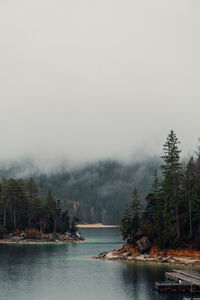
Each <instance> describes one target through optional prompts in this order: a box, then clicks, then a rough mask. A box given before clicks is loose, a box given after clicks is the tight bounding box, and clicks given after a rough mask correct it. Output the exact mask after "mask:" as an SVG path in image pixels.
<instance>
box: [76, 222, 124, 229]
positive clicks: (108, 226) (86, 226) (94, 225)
mask: <svg viewBox="0 0 200 300" xmlns="http://www.w3.org/2000/svg"><path fill="white" fill-rule="evenodd" d="M76 227H77V228H119V227H120V225H104V224H102V223H95V224H88V223H87V224H78V225H77V226H76Z"/></svg>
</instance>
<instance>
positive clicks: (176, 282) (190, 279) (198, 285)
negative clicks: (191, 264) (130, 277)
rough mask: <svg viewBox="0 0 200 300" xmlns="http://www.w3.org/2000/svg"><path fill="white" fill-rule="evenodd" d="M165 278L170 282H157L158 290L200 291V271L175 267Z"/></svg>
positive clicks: (156, 287)
mask: <svg viewBox="0 0 200 300" xmlns="http://www.w3.org/2000/svg"><path fill="white" fill-rule="evenodd" d="M165 278H166V279H167V280H169V282H167V281H165V282H156V283H155V289H156V290H158V291H160V292H190V291H192V292H200V273H198V272H194V271H189V270H176V269H175V270H173V272H166V273H165ZM198 300H200V298H199V299H198Z"/></svg>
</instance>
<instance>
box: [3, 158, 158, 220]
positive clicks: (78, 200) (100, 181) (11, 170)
mask: <svg viewBox="0 0 200 300" xmlns="http://www.w3.org/2000/svg"><path fill="white" fill-rule="evenodd" d="M133 160H134V161H130V162H126V163H125V162H122V161H118V160H102V161H97V162H93V163H87V164H85V165H82V166H76V167H73V168H67V167H63V168H62V167H60V168H59V167H57V168H55V169H53V170H52V171H48V172H47V171H45V170H44V169H42V168H41V169H38V168H37V167H36V165H35V164H34V163H33V162H31V161H18V162H15V163H14V162H13V163H11V164H10V165H4V166H1V168H0V180H1V181H2V182H3V180H4V179H6V180H9V179H10V178H14V179H16V180H18V179H19V178H21V179H22V180H23V181H24V184H25V185H27V183H28V181H29V178H30V177H32V178H33V179H34V182H35V185H36V186H37V191H38V196H39V198H40V199H41V201H42V202H45V199H46V197H47V194H48V190H49V188H51V190H52V191H53V195H54V197H55V198H56V199H57V201H58V200H59V202H60V205H61V207H62V210H67V211H68V213H69V215H70V216H77V217H78V218H79V219H80V221H81V222H82V223H103V224H120V219H121V217H122V213H123V210H124V207H125V204H126V203H127V202H129V195H130V193H131V191H132V190H133V188H134V186H137V188H138V191H139V193H140V199H141V200H142V201H144V198H145V195H146V194H147V193H148V192H149V190H150V188H151V184H152V180H153V177H152V173H153V170H154V169H155V168H156V167H157V166H159V163H160V160H159V158H156V157H155V158H154V157H153V158H147V157H141V158H140V159H138V158H133ZM63 165H64V162H63Z"/></svg>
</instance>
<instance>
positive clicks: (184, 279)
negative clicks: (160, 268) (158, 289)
mask: <svg viewBox="0 0 200 300" xmlns="http://www.w3.org/2000/svg"><path fill="white" fill-rule="evenodd" d="M165 277H166V279H167V280H170V281H174V282H179V283H183V284H190V285H197V286H199V287H200V274H199V275H198V273H196V272H190V271H185V270H180V271H179V270H173V272H166V273H165Z"/></svg>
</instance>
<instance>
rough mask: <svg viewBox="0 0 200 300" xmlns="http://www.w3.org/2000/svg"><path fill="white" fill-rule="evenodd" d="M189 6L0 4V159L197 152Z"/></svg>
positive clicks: (196, 45)
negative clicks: (169, 146)
mask: <svg viewBox="0 0 200 300" xmlns="http://www.w3.org/2000/svg"><path fill="white" fill-rule="evenodd" d="M199 9H200V2H199V1H198V0H193V1H190V0H188V1H184V0H167V1H160V0H151V1H149V0H140V1H136V0H125V1H122V0H101V1H99V0H98V1H97V0H76V1H69V0H29V1H27V0H24V1H23V0H18V1H15V0H10V1H7V0H1V1H0V113H1V117H0V161H7V160H16V159H17V160H19V159H23V158H27V157H28V158H29V157H31V158H33V159H34V160H38V161H39V162H41V164H42V163H43V164H53V165H54V164H55V163H57V162H60V161H62V160H66V161H67V162H68V163H69V164H73V163H75V164H77V163H84V162H86V161H92V160H96V159H97V160H98V159H107V158H114V159H115V158H117V159H122V160H127V159H133V158H135V157H138V156H141V155H144V154H145V155H160V154H161V152H162V144H163V143H164V141H165V138H166V136H167V134H168V132H169V131H170V129H174V130H175V131H176V133H177V136H178V137H179V139H180V140H181V147H182V149H183V153H184V154H185V155H187V154H188V153H191V152H193V151H194V150H195V149H196V148H197V146H198V138H199V136H200V133H199V111H200V101H199V99H200V88H199V78H200V55H199V53H200V39H199V36H200V18H199Z"/></svg>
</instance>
